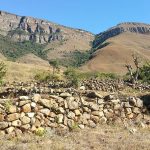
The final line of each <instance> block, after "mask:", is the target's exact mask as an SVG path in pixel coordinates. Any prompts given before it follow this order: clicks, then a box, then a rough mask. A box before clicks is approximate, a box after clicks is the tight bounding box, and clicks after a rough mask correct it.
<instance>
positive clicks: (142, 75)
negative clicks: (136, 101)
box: [139, 62, 150, 83]
mask: <svg viewBox="0 0 150 150" xmlns="http://www.w3.org/2000/svg"><path fill="white" fill-rule="evenodd" d="M139 79H140V80H142V81H143V82H148V83H150V62H147V63H146V64H145V65H143V66H142V67H141V68H140V71H139Z"/></svg>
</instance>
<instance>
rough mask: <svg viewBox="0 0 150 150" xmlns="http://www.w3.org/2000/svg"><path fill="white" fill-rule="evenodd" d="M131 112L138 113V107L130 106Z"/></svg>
mask: <svg viewBox="0 0 150 150" xmlns="http://www.w3.org/2000/svg"><path fill="white" fill-rule="evenodd" d="M132 111H133V113H135V114H139V113H140V109H139V108H138V107H133V108H132Z"/></svg>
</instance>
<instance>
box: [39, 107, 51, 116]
mask: <svg viewBox="0 0 150 150" xmlns="http://www.w3.org/2000/svg"><path fill="white" fill-rule="evenodd" d="M40 112H41V113H43V114H44V115H46V116H49V114H50V110H49V109H48V108H44V109H41V110H40Z"/></svg>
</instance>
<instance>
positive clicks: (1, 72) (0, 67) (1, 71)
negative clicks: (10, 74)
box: [0, 62, 6, 84]
mask: <svg viewBox="0 0 150 150" xmlns="http://www.w3.org/2000/svg"><path fill="white" fill-rule="evenodd" d="M5 74H6V65H5V64H4V63H3V62H0V84H2V80H3V78H4V76H5Z"/></svg>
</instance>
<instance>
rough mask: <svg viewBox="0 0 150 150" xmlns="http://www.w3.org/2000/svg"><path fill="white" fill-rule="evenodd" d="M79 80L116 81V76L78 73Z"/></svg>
mask: <svg viewBox="0 0 150 150" xmlns="http://www.w3.org/2000/svg"><path fill="white" fill-rule="evenodd" d="M80 78H81V79H83V80H84V79H117V78H118V76H117V75H116V74H114V73H100V72H85V73H80Z"/></svg>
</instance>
